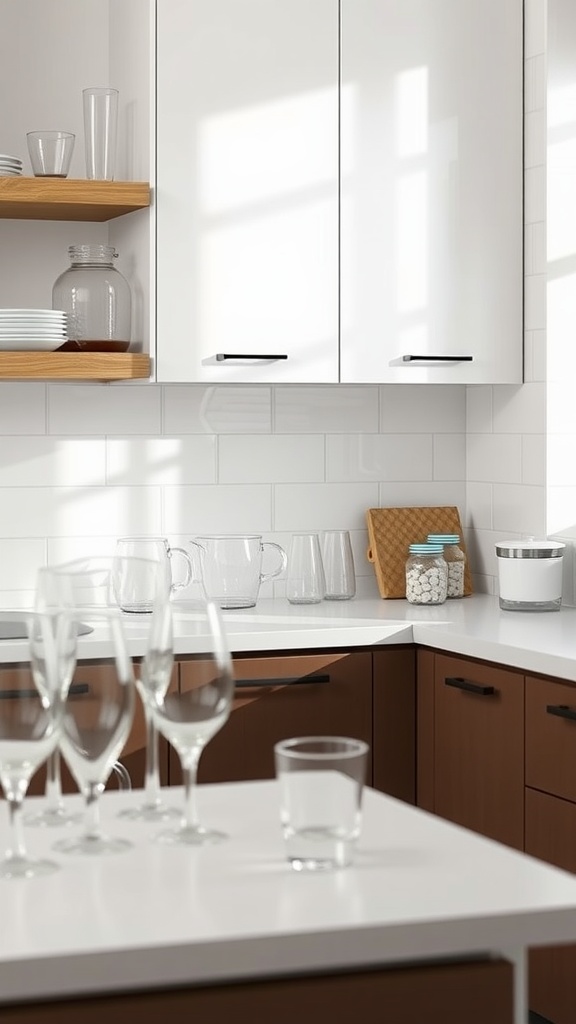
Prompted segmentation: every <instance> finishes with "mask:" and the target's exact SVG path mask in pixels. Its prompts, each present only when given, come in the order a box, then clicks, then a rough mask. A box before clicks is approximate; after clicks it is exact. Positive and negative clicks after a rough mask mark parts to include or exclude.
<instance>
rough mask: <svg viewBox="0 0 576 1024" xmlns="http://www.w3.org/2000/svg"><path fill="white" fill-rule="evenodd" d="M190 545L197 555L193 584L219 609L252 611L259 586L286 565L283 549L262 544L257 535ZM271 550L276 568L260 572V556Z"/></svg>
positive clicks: (203, 540)
mask: <svg viewBox="0 0 576 1024" xmlns="http://www.w3.org/2000/svg"><path fill="white" fill-rule="evenodd" d="M190 543H191V544H193V545H194V547H195V549H196V553H197V555H198V559H197V561H198V563H199V570H198V567H197V569H196V576H195V580H196V582H199V583H201V584H202V586H203V587H204V590H205V592H206V594H207V596H208V597H211V598H212V600H213V601H215V602H216V604H218V605H219V606H220V608H253V607H254V605H255V604H256V601H257V600H258V592H259V590H260V584H261V583H267V582H268V580H272V579H274V578H275V577H276V576H279V575H280V573H281V572H284V570H285V569H286V565H287V561H288V560H287V557H286V552H285V551H284V548H282V547H280V545H279V544H274V543H272V542H271V541H263V540H262V537H261V535H260V534H258V533H253V534H248V535H246V536H240V535H238V536H230V535H228V536H225V535H221V536H218V535H216V536H204V537H196V538H195V539H194V540H191V541H190ZM270 548H272V549H274V551H275V552H276V555H277V559H278V564H277V565H276V567H275V568H274V569H272V570H271V571H269V572H263V571H262V562H263V556H264V553H265V550H266V549H270Z"/></svg>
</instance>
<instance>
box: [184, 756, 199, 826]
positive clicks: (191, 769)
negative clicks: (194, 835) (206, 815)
mask: <svg viewBox="0 0 576 1024" xmlns="http://www.w3.org/2000/svg"><path fill="white" fill-rule="evenodd" d="M199 759H200V751H199V750H195V751H193V752H192V753H191V754H188V755H187V756H186V758H185V759H184V758H183V759H182V780H183V782H184V821H183V825H184V828H186V829H190V830H192V831H194V830H195V829H197V828H199V825H200V823H199V821H198V811H197V808H196V776H197V774H198V761H199Z"/></svg>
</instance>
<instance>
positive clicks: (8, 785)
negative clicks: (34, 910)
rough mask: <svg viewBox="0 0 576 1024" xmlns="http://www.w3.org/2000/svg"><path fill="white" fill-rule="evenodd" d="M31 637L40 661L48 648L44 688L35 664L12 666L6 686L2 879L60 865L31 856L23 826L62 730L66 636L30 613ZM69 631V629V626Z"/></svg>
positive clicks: (1, 713)
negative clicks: (33, 785)
mask: <svg viewBox="0 0 576 1024" xmlns="http://www.w3.org/2000/svg"><path fill="white" fill-rule="evenodd" d="M28 623H29V625H28V635H29V639H32V638H33V639H34V643H35V645H36V651H37V654H38V657H40V651H41V649H42V660H43V664H44V669H43V683H44V684H45V685H43V687H42V688H38V687H37V686H36V682H35V676H34V674H33V672H32V669H31V666H30V665H28V664H25V663H20V664H18V665H14V666H11V667H10V668H9V669H6V671H5V672H3V674H2V681H1V683H0V782H1V784H2V789H3V791H4V795H5V797H6V802H7V808H8V815H9V820H10V840H9V846H8V849H7V850H6V853H5V855H4V858H3V859H2V860H1V861H0V878H32V877H34V876H36V875H45V874H49V873H50V872H52V871H56V870H57V869H58V864H57V863H56V862H54V861H52V860H49V859H34V858H33V857H30V856H29V855H28V852H27V849H26V845H25V841H24V830H23V823H22V807H23V802H24V797H25V794H26V791H27V789H28V785H29V783H30V779H31V778H32V775H33V774H34V772H35V771H36V770H37V768H39V767H40V765H41V764H42V763H43V762H44V761H46V759H47V758H48V757H49V756H50V754H51V753H52V751H53V750H54V749H55V747H56V744H57V743H58V740H59V736H60V730H61V727H62V715H63V701H62V699H61V693H60V689H59V686H58V679H59V676H60V672H59V667H58V650H59V649H61V645H62V644H64V647H65V649H68V647H69V645H67V644H65V642H64V641H65V636H64V635H63V634H62V633H61V634H60V636H59V635H58V633H59V630H58V628H57V627H56V626H55V624H54V621H53V620H52V617H51V616H48V615H34V614H30V616H29V617H28ZM63 628H64V630H66V629H67V627H66V625H65V624H64V627H63Z"/></svg>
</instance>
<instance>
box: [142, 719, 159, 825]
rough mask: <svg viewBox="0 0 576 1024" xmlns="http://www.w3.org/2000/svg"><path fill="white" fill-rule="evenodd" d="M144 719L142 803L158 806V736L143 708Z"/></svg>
mask: <svg viewBox="0 0 576 1024" xmlns="http://www.w3.org/2000/svg"><path fill="white" fill-rule="evenodd" d="M144 718H145V721H146V766H145V769H144V804H145V806H146V807H159V805H160V803H161V798H160V765H159V757H158V753H159V751H158V747H159V736H158V730H157V728H156V726H155V725H154V722H153V720H152V716H151V715H150V714H149V713H148V712H147V711H146V710H145V711H144Z"/></svg>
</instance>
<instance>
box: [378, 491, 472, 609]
mask: <svg viewBox="0 0 576 1024" xmlns="http://www.w3.org/2000/svg"><path fill="white" fill-rule="evenodd" d="M366 522H367V524H368V551H367V557H368V561H369V562H372V563H373V565H374V572H375V573H376V581H377V583H378V590H379V591H380V597H383V598H397V597H406V559H407V558H408V548H409V546H410V544H423V543H424V542H425V541H426V540H427V538H428V534H429V533H457V534H458V536H459V537H460V544H459V547H460V548H461V550H462V551H463V552H464V554H465V555H466V545H465V542H464V536H463V532H462V523H461V522H460V513H459V512H458V509H457V508H456V506H455V505H440V506H430V505H423V506H420V507H418V506H417V507H414V508H413V507H405V508H402V507H399V508H369V509H368V510H367V512H366ZM471 593H472V576H471V572H470V566H469V564H468V556H467V555H466V563H465V566H464V594H465V595H466V594H471Z"/></svg>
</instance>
